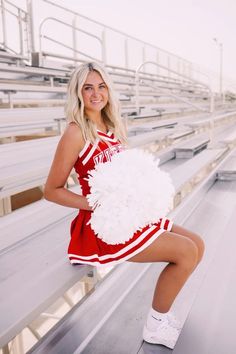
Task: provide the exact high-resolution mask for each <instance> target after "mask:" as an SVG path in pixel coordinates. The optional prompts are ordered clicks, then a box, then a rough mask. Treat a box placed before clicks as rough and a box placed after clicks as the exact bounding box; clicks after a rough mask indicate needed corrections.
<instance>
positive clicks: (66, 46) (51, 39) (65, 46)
mask: <svg viewBox="0 0 236 354" xmlns="http://www.w3.org/2000/svg"><path fill="white" fill-rule="evenodd" d="M42 37H43V38H46V39H47V40H49V41H51V42H54V43H57V44H59V45H61V46H62V47H64V48H67V49H71V50H74V48H73V47H70V46H68V45H66V44H63V43H62V42H59V41H57V40H55V39H53V38H50V37H48V36H43V35H42ZM76 52H77V53H79V54H82V55H84V56H86V57H87V58H89V59H92V60H98V59H97V58H94V57H92V56H91V55H88V54H85V53H83V52H81V51H80V50H76ZM41 54H42V52H41ZM58 57H59V56H58ZM71 60H75V58H71ZM76 61H80V60H79V59H76Z"/></svg>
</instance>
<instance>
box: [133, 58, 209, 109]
mask: <svg viewBox="0 0 236 354" xmlns="http://www.w3.org/2000/svg"><path fill="white" fill-rule="evenodd" d="M146 64H152V65H155V66H158V67H160V68H162V69H165V70H167V71H170V72H171V73H173V74H174V75H177V76H180V77H181V78H183V79H187V80H190V79H189V77H188V76H186V75H183V74H180V73H178V72H177V71H175V70H172V69H170V68H168V67H165V66H163V65H160V64H158V63H156V62H153V61H146V62H143V63H142V64H140V65H139V67H138V68H137V69H136V72H135V93H136V99H135V102H136V110H137V112H139V110H140V104H139V99H140V92H139V91H140V90H139V89H140V80H139V73H140V70H141V69H142V67H143V66H144V65H146ZM190 82H192V84H194V85H199V86H201V87H203V88H205V89H207V91H208V92H209V93H208V95H209V102H210V107H209V110H208V111H209V112H210V113H213V111H214V93H213V91H212V88H211V86H208V85H206V84H205V83H203V82H201V81H199V80H195V79H191V81H190ZM147 85H148V86H150V87H152V88H155V89H158V91H159V92H160V93H165V94H166V95H167V96H172V97H174V98H175V99H177V100H179V101H181V102H184V103H186V104H188V105H190V106H192V107H195V108H197V109H199V110H201V111H206V110H205V109H203V108H202V107H201V106H199V105H196V104H193V103H192V102H191V101H189V100H186V99H184V98H182V97H180V96H178V95H174V94H173V93H170V92H167V91H163V90H160V88H158V87H157V86H154V85H153V86H152V85H151V84H150V83H149V84H148V83H147Z"/></svg>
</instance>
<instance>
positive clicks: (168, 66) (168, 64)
mask: <svg viewBox="0 0 236 354" xmlns="http://www.w3.org/2000/svg"><path fill="white" fill-rule="evenodd" d="M167 68H168V78H170V56H169V55H168V57H167Z"/></svg>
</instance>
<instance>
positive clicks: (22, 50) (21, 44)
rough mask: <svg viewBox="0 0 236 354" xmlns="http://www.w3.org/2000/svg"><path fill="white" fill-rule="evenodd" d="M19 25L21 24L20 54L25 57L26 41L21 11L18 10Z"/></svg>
mask: <svg viewBox="0 0 236 354" xmlns="http://www.w3.org/2000/svg"><path fill="white" fill-rule="evenodd" d="M18 24H19V37H20V54H21V55H22V56H23V55H24V39H23V25H22V18H21V10H20V9H18Z"/></svg>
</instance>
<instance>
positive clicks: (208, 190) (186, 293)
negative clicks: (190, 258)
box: [28, 162, 236, 354]
mask: <svg viewBox="0 0 236 354" xmlns="http://www.w3.org/2000/svg"><path fill="white" fill-rule="evenodd" d="M222 163H223V162H222ZM222 163H221V164H222ZM217 168H218V167H217ZM217 168H215V169H213V170H212V172H211V173H210V174H209V175H208V177H207V179H206V180H204V182H202V183H201V184H200V185H199V186H198V187H197V188H196V190H195V191H194V192H193V193H192V194H191V195H190V196H189V197H187V198H186V199H185V201H184V202H183V203H182V204H181V205H180V206H179V207H178V208H176V209H175V210H174V211H173V212H171V213H170V215H169V217H171V218H173V219H174V220H175V222H176V223H178V224H182V225H183V226H184V227H186V228H189V229H192V230H194V231H195V232H197V233H199V234H201V235H202V237H203V239H204V242H205V245H206V253H205V256H204V259H203V261H202V263H201V264H200V266H199V267H198V269H197V270H195V272H194V274H193V275H192V276H191V278H190V279H189V280H188V282H187V284H186V285H185V287H184V288H183V289H182V291H181V293H180V295H179V297H178V299H177V301H176V303H175V305H174V311H175V313H176V314H177V315H178V316H179V318H180V320H181V323H182V324H183V329H182V331H181V334H180V337H179V339H178V342H177V344H176V346H175V348H174V350H173V352H174V353H175V354H183V353H184V354H185V353H186V354H187V353H191V354H199V353H201V354H208V353H216V354H222V353H230V354H233V353H234V348H235V347H234V344H235V341H234V336H233V332H232V331H233V328H234V326H233V323H234V318H235V313H234V311H232V305H231V304H232V303H233V301H234V297H235V290H236V288H235V280H236V278H235V272H234V268H235V257H234V248H233V247H232V244H235V240H234V234H233V233H232V230H234V229H235V227H236V218H235V215H236V202H235V197H234V194H235V193H236V184H235V181H233V182H222V181H217V179H216V171H217ZM174 176H175V174H173V178H174ZM225 198H227V204H224V203H222V200H223V199H225ZM209 209H210V210H211V212H210V213H209ZM225 238H227V242H226V239H225ZM163 266H164V264H161V263H158V264H135V263H128V262H126V263H123V264H121V265H118V266H117V267H116V268H115V269H113V271H112V272H111V273H110V274H109V275H108V276H107V277H106V278H105V279H104V280H103V281H102V282H101V283H100V284H99V286H98V287H97V288H96V291H95V292H93V293H92V294H91V295H90V296H89V297H88V298H87V299H86V301H84V302H82V303H78V304H77V305H75V307H74V308H73V310H72V311H71V312H70V313H68V314H67V315H66V316H65V317H64V318H63V319H62V320H61V321H60V322H59V323H58V324H57V326H55V327H54V328H53V329H52V330H50V331H49V332H48V334H47V335H46V336H45V337H44V338H42V339H41V340H40V341H39V342H38V343H37V344H36V345H35V346H34V347H33V348H32V349H31V350H30V351H29V352H28V353H29V354H44V353H47V352H49V353H50V354H60V353H61V354H62V353H68V354H70V353H71V354H72V353H74V354H79V353H82V354H90V353H91V354H92V353H96V354H110V353H114V354H121V353H124V354H125V353H139V354H154V353H155V354H160V353H162V354H164V353H165V354H167V353H170V352H171V350H170V349H168V348H166V347H163V346H159V345H152V344H148V343H145V342H143V340H142V328H143V325H144V321H145V319H146V315H147V311H148V309H149V307H150V306H151V300H152V294H153V290H154V287H155V283H156V280H157V277H158V275H159V274H160V272H161V270H162V269H163ZM225 296H227V299H226V298H225ZM222 316H223V320H222ZM215 331H217V332H218V331H220V332H219V333H224V336H222V335H220V334H219V335H218V336H216V335H215ZM203 339H204V340H203ZM210 350H211V351H210Z"/></svg>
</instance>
